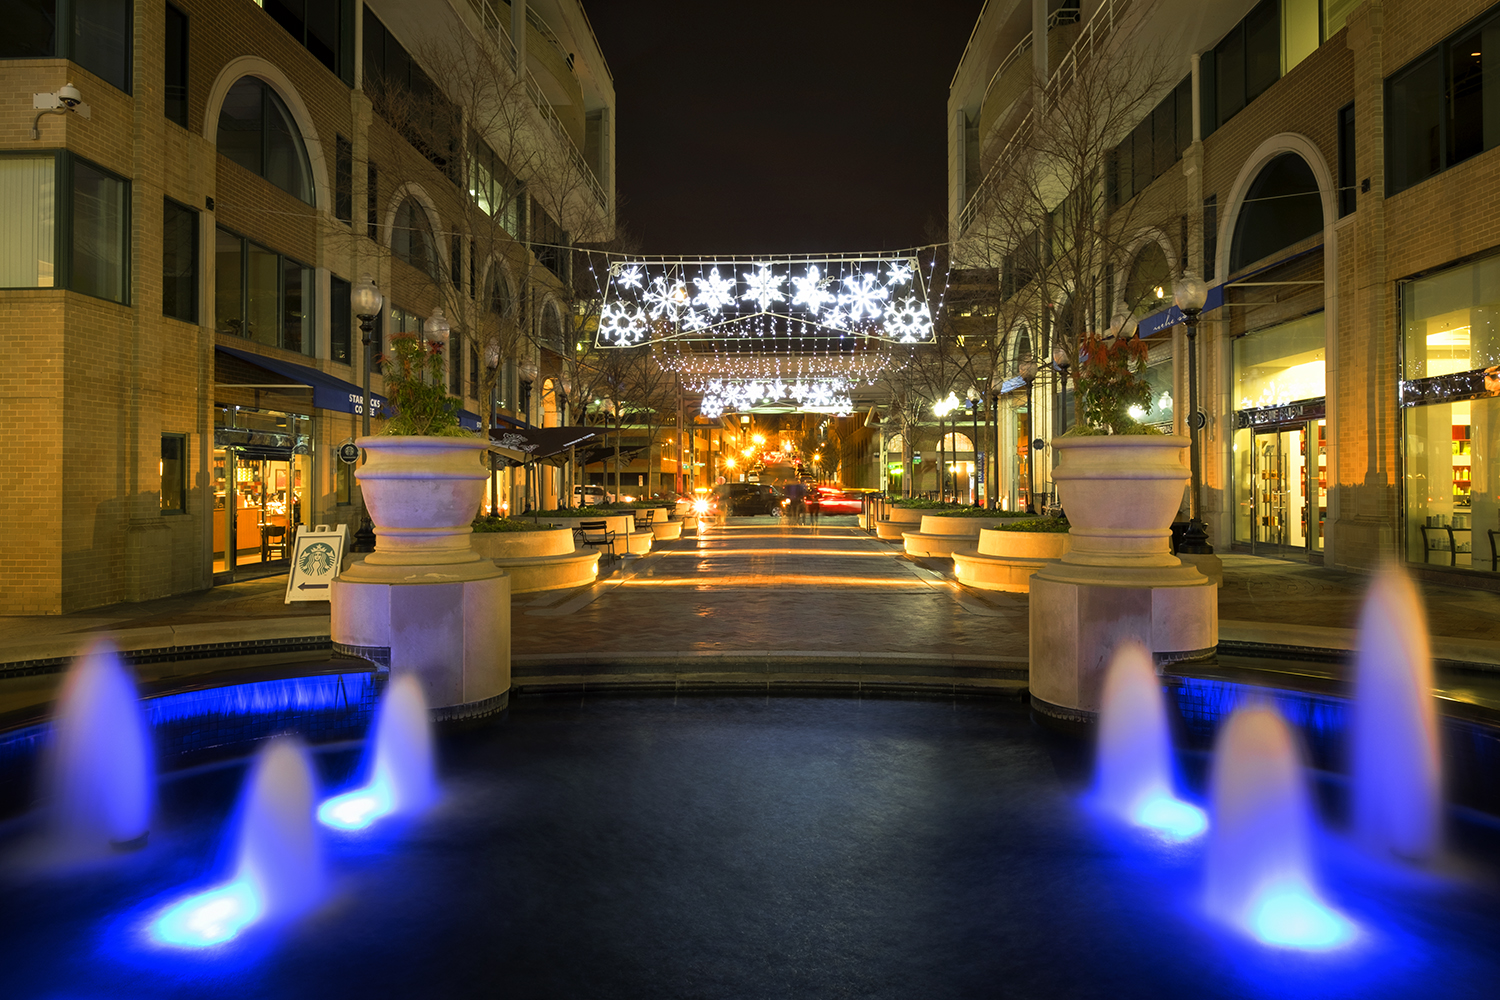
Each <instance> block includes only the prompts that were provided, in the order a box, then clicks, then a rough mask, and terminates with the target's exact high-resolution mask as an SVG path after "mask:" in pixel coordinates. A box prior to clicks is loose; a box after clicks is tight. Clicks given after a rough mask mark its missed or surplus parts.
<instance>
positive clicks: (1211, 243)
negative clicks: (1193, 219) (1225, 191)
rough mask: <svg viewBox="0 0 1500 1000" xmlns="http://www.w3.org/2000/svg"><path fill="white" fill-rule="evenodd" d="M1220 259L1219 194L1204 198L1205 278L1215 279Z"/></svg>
mask: <svg viewBox="0 0 1500 1000" xmlns="http://www.w3.org/2000/svg"><path fill="white" fill-rule="evenodd" d="M1218 260H1219V196H1218V195H1216V194H1211V195H1209V196H1208V197H1207V198H1204V199H1203V280H1204V281H1212V280H1214V273H1215V271H1216V270H1217V263H1218Z"/></svg>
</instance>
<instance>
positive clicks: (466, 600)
mask: <svg viewBox="0 0 1500 1000" xmlns="http://www.w3.org/2000/svg"><path fill="white" fill-rule="evenodd" d="M356 443H357V444H358V445H359V446H360V447H361V448H363V449H365V454H366V456H367V459H366V461H365V464H364V465H363V466H361V467H360V468H359V469H358V470H356V472H355V473H354V477H355V479H357V480H358V481H359V484H360V489H361V491H362V492H363V494H364V498H365V508H366V509H367V510H368V511H369V513H370V519H371V520H372V521H374V522H375V536H376V544H375V551H374V552H371V553H370V554H369V555H368V556H366V557H365V558H364V559H363V560H361V561H359V562H356V563H354V564H353V565H352V566H350V567H349V569H348V570H346V571H345V572H344V573H343V574H342V575H341V576H340V577H339V578H338V579H337V580H335V581H334V582H333V584H332V585H331V588H330V591H329V604H330V614H331V619H330V628H331V632H332V639H333V642H334V646H335V648H337V649H340V650H342V651H344V652H348V653H352V654H354V655H358V656H363V657H366V658H367V659H371V660H373V661H375V662H376V663H377V664H380V665H382V666H384V667H386V668H387V669H389V671H390V672H391V674H392V675H399V674H403V673H412V674H415V675H416V676H417V678H418V680H419V681H420V682H421V685H422V691H423V694H424V695H425V696H426V698H427V704H428V706H429V707H430V708H431V709H432V711H433V714H434V716H435V717H436V718H437V719H438V720H439V721H457V720H461V719H469V718H476V717H482V716H485V715H490V714H493V713H495V712H498V711H500V710H501V709H503V708H504V707H505V704H506V701H507V697H508V693H509V690H510V578H509V577H507V576H506V575H505V572H504V571H503V570H501V569H499V568H498V567H496V566H495V564H494V563H493V562H492V561H491V560H488V559H484V558H483V557H481V556H480V554H479V553H478V552H475V551H474V548H473V546H472V545H471V544H470V537H471V535H472V534H473V530H472V529H471V528H470V523H471V522H472V521H473V519H474V515H475V513H476V512H477V511H478V510H479V505H480V502H481V501H482V500H483V499H484V488H485V481H486V478H487V476H488V471H487V470H486V469H485V467H484V466H483V465H482V464H480V459H481V457H482V456H483V455H484V454H486V450H487V447H488V446H487V445H486V443H485V442H484V441H481V440H478V439H475V438H450V437H402V436H372V437H364V438H360V439H359V440H358V441H357V442H356Z"/></svg>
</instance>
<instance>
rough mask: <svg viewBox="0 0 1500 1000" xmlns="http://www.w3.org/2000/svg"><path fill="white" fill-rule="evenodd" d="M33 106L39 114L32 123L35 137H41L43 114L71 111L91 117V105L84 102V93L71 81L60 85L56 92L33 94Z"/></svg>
mask: <svg viewBox="0 0 1500 1000" xmlns="http://www.w3.org/2000/svg"><path fill="white" fill-rule="evenodd" d="M31 106H32V108H34V109H37V116H36V118H35V120H33V121H32V123H31V137H32V138H33V139H38V138H40V137H41V132H40V131H39V126H40V125H41V123H42V116H43V115H65V114H67V113H68V112H70V111H71V112H73V113H74V114H76V115H78V116H79V117H80V118H88V117H90V113H89V106H88V105H87V104H84V103H83V95H82V94H81V93H79V92H78V88H77V87H75V86H73V85H72V84H71V83H65V84H63V85H62V86H61V87H58V88H57V93H55V94H32V95H31Z"/></svg>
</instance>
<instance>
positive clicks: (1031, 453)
mask: <svg viewBox="0 0 1500 1000" xmlns="http://www.w3.org/2000/svg"><path fill="white" fill-rule="evenodd" d="M1020 373H1021V378H1022V379H1023V380H1024V381H1025V382H1026V510H1027V511H1029V512H1030V513H1032V514H1035V513H1036V447H1037V442H1038V441H1039V440H1041V439H1040V438H1038V437H1036V402H1035V400H1034V399H1033V398H1032V386H1033V384H1034V383H1035V382H1036V373H1037V364H1036V358H1031V357H1028V358H1027V359H1026V360H1024V361H1022V362H1021V365H1020Z"/></svg>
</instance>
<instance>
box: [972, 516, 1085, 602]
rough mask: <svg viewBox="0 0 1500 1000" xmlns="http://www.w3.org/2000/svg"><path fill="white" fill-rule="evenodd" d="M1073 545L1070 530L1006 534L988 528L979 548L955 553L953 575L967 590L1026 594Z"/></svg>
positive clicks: (981, 532)
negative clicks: (1040, 574)
mask: <svg viewBox="0 0 1500 1000" xmlns="http://www.w3.org/2000/svg"><path fill="white" fill-rule="evenodd" d="M1070 545H1071V541H1070V538H1069V535H1068V533H1067V532H1066V531H1002V530H1000V529H999V528H984V529H982V530H981V531H980V532H979V545H978V547H977V548H973V549H957V550H955V551H954V553H953V575H954V576H956V577H958V580H959V582H960V583H962V584H964V585H965V586H967V587H978V588H980V589H981V590H1003V591H1008V592H1010V593H1014V594H1025V593H1029V592H1030V590H1031V577H1032V575H1033V574H1034V573H1036V572H1037V570H1039V569H1041V568H1042V567H1043V566H1046V565H1047V563H1048V562H1051V561H1054V560H1057V559H1061V558H1062V557H1063V556H1064V555H1066V554H1067V552H1068V549H1069V547H1070Z"/></svg>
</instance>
